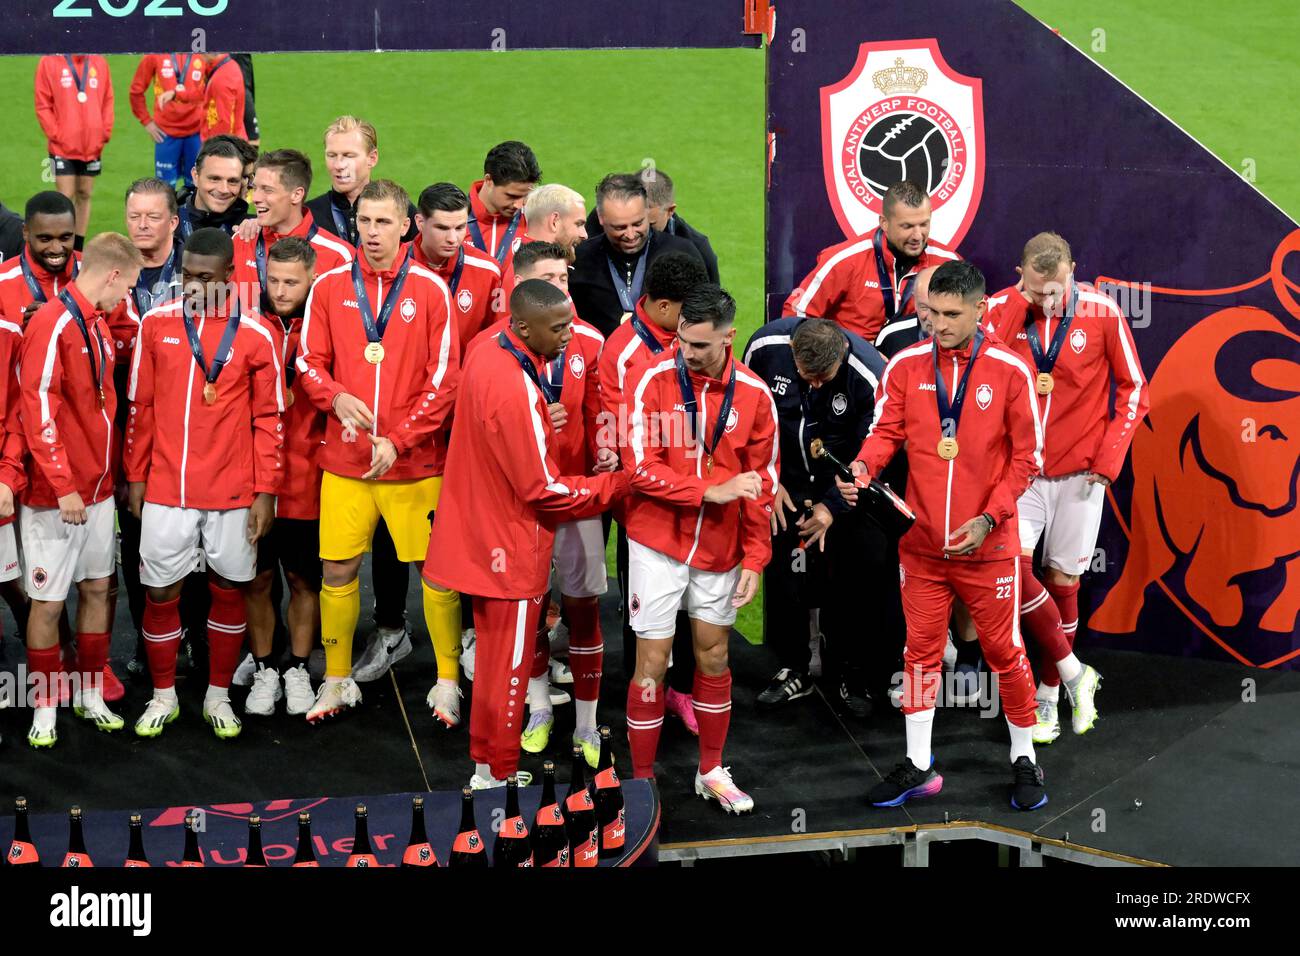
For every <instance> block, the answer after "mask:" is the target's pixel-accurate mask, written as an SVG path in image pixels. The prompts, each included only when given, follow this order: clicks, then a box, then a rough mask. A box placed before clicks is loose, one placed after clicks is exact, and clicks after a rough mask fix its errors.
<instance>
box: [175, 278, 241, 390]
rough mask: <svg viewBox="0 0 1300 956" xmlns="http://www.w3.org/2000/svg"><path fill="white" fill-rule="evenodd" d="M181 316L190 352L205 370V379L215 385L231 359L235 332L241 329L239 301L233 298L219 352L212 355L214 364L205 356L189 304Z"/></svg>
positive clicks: (183, 308) (182, 310) (183, 309)
mask: <svg viewBox="0 0 1300 956" xmlns="http://www.w3.org/2000/svg"><path fill="white" fill-rule="evenodd" d="M181 318H182V319H183V320H184V321H185V336H186V338H188V339H189V340H190V352H191V353H193V355H194V361H195V362H197V363H198V366H199V368H200V369H201V370H202V372H203V379H204V381H206V382H207V383H208V384H209V385H215V384H216V382H217V377H218V376H219V375H221V370H222V369H223V368H225V367H226V363H227V362H229V361H230V354H231V352H232V350H233V348H234V344H235V333H236V332H237V331H239V301H238V300H237V299H236V300H233V301H232V303H231V308H230V315H229V316H228V317H227V319H226V328H225V329H224V331H222V333H221V342H220V344H218V345H217V352H216V354H215V355H213V356H212V364H211V365H208V363H207V362H206V361H205V360H204V358H203V342H202V340H201V339H200V338H199V330H198V328H197V327H196V326H195V325H194V322H193V321H191V319H190V311H189V308H188V304H187V305H186V306H185V307H182V309H181Z"/></svg>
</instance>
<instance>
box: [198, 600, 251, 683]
mask: <svg viewBox="0 0 1300 956" xmlns="http://www.w3.org/2000/svg"><path fill="white" fill-rule="evenodd" d="M208 593H209V594H211V595H212V608H211V609H210V610H209V611H208V683H209V684H211V685H212V686H213V687H229V686H230V678H231V677H233V676H234V674H235V668H236V667H238V666H239V652H240V651H241V650H243V649H244V633H245V632H246V631H247V630H248V612H247V611H246V610H245V608H244V595H243V594H242V593H241V592H239V591H237V590H235V589H234V588H219V587H217V586H216V585H215V584H213V583H211V582H209V583H208Z"/></svg>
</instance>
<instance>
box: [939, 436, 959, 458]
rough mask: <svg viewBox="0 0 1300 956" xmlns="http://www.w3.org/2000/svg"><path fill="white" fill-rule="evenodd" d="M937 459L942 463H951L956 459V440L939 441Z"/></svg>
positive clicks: (945, 439) (943, 439) (944, 439)
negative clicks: (941, 460)
mask: <svg viewBox="0 0 1300 956" xmlns="http://www.w3.org/2000/svg"><path fill="white" fill-rule="evenodd" d="M939 457H940V458H942V459H943V460H944V461H952V460H953V459H954V458H956V457H957V439H955V438H942V439H940V440H939Z"/></svg>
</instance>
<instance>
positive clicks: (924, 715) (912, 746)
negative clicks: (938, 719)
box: [903, 707, 934, 770]
mask: <svg viewBox="0 0 1300 956" xmlns="http://www.w3.org/2000/svg"><path fill="white" fill-rule="evenodd" d="M903 716H904V718H905V723H906V726H907V759H908V760H910V761H912V765H913V766H915V767H917V768H919V769H921V770H929V769H930V764H931V763H933V758H932V754H931V750H930V732H931V731H932V730H933V729H934V708H933V707H931V708H930V709H929V710H918V711H917V712H916V713H914V714H904V715H903Z"/></svg>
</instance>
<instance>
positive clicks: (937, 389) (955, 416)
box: [932, 329, 984, 438]
mask: <svg viewBox="0 0 1300 956" xmlns="http://www.w3.org/2000/svg"><path fill="white" fill-rule="evenodd" d="M983 344H984V330H983V329H980V330H979V331H978V332H976V333H975V341H974V344H972V345H971V349H970V361H969V362H967V363H966V371H964V372H963V373H962V376H961V381H960V382H958V383H957V391H956V392H955V393H954V394H953V396H952V402H951V404H950V403H949V401H948V383H947V382H945V381H944V379H943V373H942V372H941V371H939V343H938V341H936V342H935V343H934V349H933V350H932V351H933V355H934V397H935V400H936V401H937V402H938V403H939V429H940V431H942V433H943V437H944V438H956V437H957V425H958V424H959V423H960V422H961V408H962V406H963V405H964V404H966V385H967V383H968V382H969V381H970V373H971V369H973V368H974V367H975V359H976V358H977V357H978V356H979V354H980V346H981V345H983Z"/></svg>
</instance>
